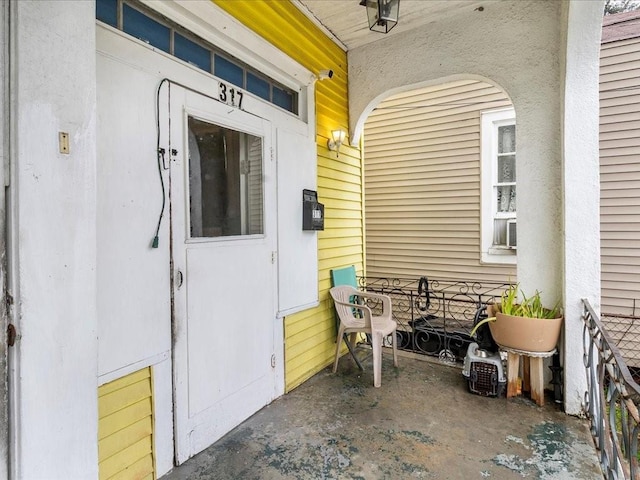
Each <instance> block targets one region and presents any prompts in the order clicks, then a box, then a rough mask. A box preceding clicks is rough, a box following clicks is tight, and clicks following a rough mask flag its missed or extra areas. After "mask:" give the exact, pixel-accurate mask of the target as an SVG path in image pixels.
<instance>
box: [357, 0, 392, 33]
mask: <svg viewBox="0 0 640 480" xmlns="http://www.w3.org/2000/svg"><path fill="white" fill-rule="evenodd" d="M360 5H362V6H363V7H367V19H368V20H369V30H372V31H374V32H381V33H389V30H391V29H392V28H393V27H395V26H396V25H397V23H398V16H399V14H400V0H361V1H360Z"/></svg>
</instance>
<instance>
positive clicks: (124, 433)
mask: <svg viewBox="0 0 640 480" xmlns="http://www.w3.org/2000/svg"><path fill="white" fill-rule="evenodd" d="M152 433H153V419H152V417H151V416H148V417H145V418H142V419H140V420H138V421H137V422H135V423H133V424H131V425H129V426H127V427H126V428H123V429H122V430H118V431H117V432H115V433H114V434H113V435H109V436H108V437H105V438H103V439H102V440H100V441H99V442H98V459H99V461H101V462H102V461H103V460H106V459H107V458H109V457H111V456H113V455H115V454H117V453H118V452H120V451H122V450H124V449H125V448H127V447H130V446H131V445H133V444H134V443H137V442H139V441H140V440H142V439H143V438H147V437H149V438H150V436H151V434H152Z"/></svg>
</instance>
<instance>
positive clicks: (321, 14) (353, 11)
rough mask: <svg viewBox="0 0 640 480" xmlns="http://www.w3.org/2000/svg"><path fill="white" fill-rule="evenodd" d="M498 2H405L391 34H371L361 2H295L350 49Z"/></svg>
mask: <svg viewBox="0 0 640 480" xmlns="http://www.w3.org/2000/svg"><path fill="white" fill-rule="evenodd" d="M497 1H498V0H485V1H478V0H430V1H425V0H401V1H400V17H399V21H398V24H397V25H396V26H395V27H394V28H393V30H391V31H390V32H389V33H388V34H386V35H385V34H382V33H378V32H371V31H369V26H368V24H367V13H366V10H365V8H364V7H362V6H360V0H294V3H295V4H296V5H297V6H298V8H300V9H301V10H302V11H303V12H305V13H306V14H307V15H310V16H312V17H315V19H316V20H317V21H318V22H319V23H320V24H322V25H323V26H324V27H325V28H326V29H327V30H328V31H329V32H330V33H331V34H333V36H334V37H335V39H337V40H338V42H339V43H342V45H343V46H344V47H345V49H346V50H351V49H354V48H357V47H360V46H362V45H366V44H368V43H372V42H375V41H378V40H381V39H383V38H385V37H388V36H389V35H397V34H399V33H402V32H406V31H409V30H412V29H414V28H417V27H421V26H423V25H426V24H429V23H435V22H438V21H441V20H443V19H445V18H448V17H450V16H453V15H456V14H457V13H459V12H460V11H461V10H475V9H477V8H478V7H480V6H482V5H487V4H490V3H496V2H497Z"/></svg>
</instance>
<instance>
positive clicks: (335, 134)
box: [327, 130, 347, 154]
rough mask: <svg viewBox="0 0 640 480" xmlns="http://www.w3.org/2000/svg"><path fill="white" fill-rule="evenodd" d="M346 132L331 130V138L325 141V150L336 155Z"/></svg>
mask: <svg viewBox="0 0 640 480" xmlns="http://www.w3.org/2000/svg"><path fill="white" fill-rule="evenodd" d="M346 137H347V132H345V131H344V130H331V138H330V139H329V140H327V148H328V149H329V150H331V151H332V152H336V154H339V153H340V146H341V145H342V144H343V143H344V139H345V138H346Z"/></svg>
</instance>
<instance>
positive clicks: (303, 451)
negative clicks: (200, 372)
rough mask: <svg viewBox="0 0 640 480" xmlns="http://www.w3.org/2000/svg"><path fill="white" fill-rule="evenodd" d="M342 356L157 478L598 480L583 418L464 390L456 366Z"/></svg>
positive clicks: (521, 400)
mask: <svg viewBox="0 0 640 480" xmlns="http://www.w3.org/2000/svg"><path fill="white" fill-rule="evenodd" d="M399 361H400V367H399V368H397V369H394V368H393V365H392V363H391V360H390V355H385V359H384V363H383V372H382V387H381V388H373V373H372V366H371V359H370V358H369V360H368V362H365V364H364V366H365V371H364V372H361V371H360V370H358V369H357V368H356V367H355V366H354V365H353V362H351V361H350V360H348V359H347V357H344V358H343V359H342V360H341V362H340V369H339V370H338V373H337V374H335V375H334V374H332V373H331V372H330V370H329V369H325V370H323V371H322V372H320V373H319V374H317V375H316V376H314V377H313V378H312V379H311V380H309V381H307V382H306V383H304V384H303V385H302V386H300V387H298V388H296V389H295V390H293V391H292V392H291V393H289V394H286V395H284V396H283V397H281V398H278V399H277V400H275V401H274V402H273V403H271V405H269V406H267V407H265V408H263V409H262V410H260V411H259V412H258V413H256V414H255V415H254V416H253V417H251V418H249V419H248V420H247V421H246V422H244V423H243V424H241V425H240V426H238V427H237V428H235V429H234V430H232V431H231V432H230V433H229V434H227V435H226V436H224V437H223V438H222V439H221V440H220V441H218V442H217V443H215V444H214V445H212V446H211V447H209V448H208V449H207V450H205V451H204V452H202V453H200V454H198V455H196V456H195V457H193V458H192V459H190V460H189V461H188V462H186V463H184V464H183V465H182V466H180V467H177V468H176V469H174V471H173V472H171V473H169V474H168V475H166V476H164V477H162V480H183V479H189V480H192V479H193V480H198V479H243V480H245V479H246V480H250V479H256V480H258V479H259V480H268V479H283V478H285V479H314V480H315V479H366V480H369V479H404V478H407V479H412V478H425V479H476V478H477V479H483V478H494V479H512V478H513V479H516V478H520V479H521V478H531V479H554V480H555V479H576V480H577V479H580V480H586V479H598V480H600V479H602V474H601V473H600V467H599V465H598V461H597V457H596V452H595V449H594V447H593V443H592V440H591V436H590V434H589V431H588V428H587V424H586V421H584V420H581V419H578V418H574V417H570V416H567V415H565V414H564V413H562V412H561V411H560V410H559V408H558V407H557V406H556V405H555V404H553V402H548V403H549V404H548V405H546V406H545V407H542V408H541V407H538V406H536V405H535V404H534V403H533V402H531V401H530V400H528V399H525V398H517V399H509V400H507V399H505V398H504V397H503V398H486V397H481V396H478V395H473V394H471V393H469V392H468V390H467V385H466V381H465V380H464V378H463V377H462V374H461V371H460V368H458V367H451V366H448V365H442V364H438V363H431V362H426V361H423V360H415V359H411V358H403V357H400V359H399Z"/></svg>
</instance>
